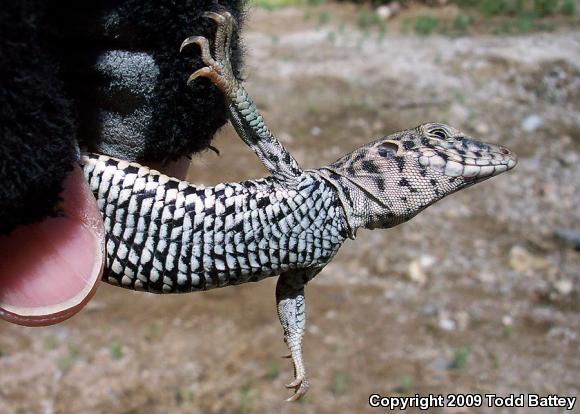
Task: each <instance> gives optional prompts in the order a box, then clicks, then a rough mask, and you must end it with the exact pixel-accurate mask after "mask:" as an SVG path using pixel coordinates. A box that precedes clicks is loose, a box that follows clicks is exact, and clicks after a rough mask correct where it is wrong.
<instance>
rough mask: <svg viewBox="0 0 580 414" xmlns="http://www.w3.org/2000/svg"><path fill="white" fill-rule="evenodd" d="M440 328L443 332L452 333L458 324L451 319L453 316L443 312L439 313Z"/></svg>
mask: <svg viewBox="0 0 580 414" xmlns="http://www.w3.org/2000/svg"><path fill="white" fill-rule="evenodd" d="M438 325H439V328H440V329H441V330H443V331H446V332H451V331H454V330H455V328H456V326H457V324H456V323H455V321H454V320H453V319H451V316H450V315H449V313H448V312H447V311H441V312H439V323H438Z"/></svg>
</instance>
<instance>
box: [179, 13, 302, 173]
mask: <svg viewBox="0 0 580 414" xmlns="http://www.w3.org/2000/svg"><path fill="white" fill-rule="evenodd" d="M204 16H205V17H207V18H210V19H212V20H214V21H215V22H216V25H217V29H216V34H215V42H214V53H213V56H212V53H211V51H210V45H209V42H208V40H207V39H206V38H205V37H202V36H192V37H189V38H187V39H185V40H184V41H183V43H182V45H181V50H183V49H184V48H186V47H188V46H189V45H193V44H195V45H197V46H199V48H200V50H201V60H202V62H203V63H204V65H206V66H204V67H203V68H201V69H198V70H197V71H195V72H194V73H193V74H192V75H191V76H190V77H189V80H188V83H189V82H192V81H194V80H195V79H197V78H199V77H205V78H208V79H209V80H211V82H212V83H213V84H214V85H216V86H217V87H218V88H219V89H220V90H221V91H222V92H223V94H224V96H225V98H226V100H227V103H228V111H229V115H230V121H231V122H232V125H233V126H234V128H235V129H236V131H237V133H238V135H239V136H240V137H241V138H242V140H243V141H244V142H245V143H246V144H247V145H248V146H249V147H250V148H251V149H252V150H253V151H254V152H255V153H256V155H257V156H258V158H260V161H262V163H263V164H264V166H265V167H266V168H267V169H268V171H270V173H271V174H272V175H274V176H275V177H278V178H280V179H281V180H285V181H287V182H291V181H292V180H295V179H296V178H298V177H300V176H301V175H302V173H303V171H302V169H301V168H300V166H299V165H298V163H297V162H296V160H295V159H294V157H292V155H291V154H290V153H289V152H288V150H286V148H284V146H283V145H282V144H281V143H280V141H278V140H277V139H276V138H275V137H274V135H273V134H272V133H271V132H270V130H269V129H268V127H267V126H266V124H265V123H264V119H263V118H262V115H261V114H260V112H259V111H258V109H257V108H256V105H255V104H254V101H253V100H252V98H251V97H250V96H249V95H248V93H247V92H246V90H245V89H244V88H243V86H242V85H241V84H240V83H239V82H238V80H237V79H236V77H235V76H234V73H233V70H232V66H231V63H230V55H231V38H232V36H233V34H234V28H235V26H236V24H235V21H234V18H233V17H232V15H231V14H230V13H228V12H220V13H214V12H207V13H204Z"/></svg>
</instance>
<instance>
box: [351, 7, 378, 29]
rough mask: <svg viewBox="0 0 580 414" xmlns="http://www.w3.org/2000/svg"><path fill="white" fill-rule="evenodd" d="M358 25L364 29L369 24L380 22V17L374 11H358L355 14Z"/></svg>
mask: <svg viewBox="0 0 580 414" xmlns="http://www.w3.org/2000/svg"><path fill="white" fill-rule="evenodd" d="M356 21H357V24H358V27H360V28H361V29H363V30H365V29H368V28H369V27H371V26H375V25H378V24H380V23H381V18H380V17H379V15H378V14H377V13H375V12H369V11H366V10H363V11H360V12H359V13H358V15H357V20H356Z"/></svg>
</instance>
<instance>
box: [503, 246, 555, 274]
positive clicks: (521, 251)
mask: <svg viewBox="0 0 580 414" xmlns="http://www.w3.org/2000/svg"><path fill="white" fill-rule="evenodd" d="M509 262H510V266H511V268H512V269H513V270H515V271H516V272H520V273H525V272H528V271H531V270H546V269H548V268H549V267H550V261H549V260H548V259H546V258H544V257H539V256H534V255H533V254H532V253H530V252H528V251H527V250H526V249H525V248H523V247H522V246H517V245H516V246H513V247H512V248H511V250H510V259H509Z"/></svg>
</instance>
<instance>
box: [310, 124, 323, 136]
mask: <svg viewBox="0 0 580 414" xmlns="http://www.w3.org/2000/svg"><path fill="white" fill-rule="evenodd" d="M321 132H322V130H321V129H320V127H317V126H314V127H312V128H311V129H310V135H313V136H315V137H317V136H319V135H320V133H321Z"/></svg>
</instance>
